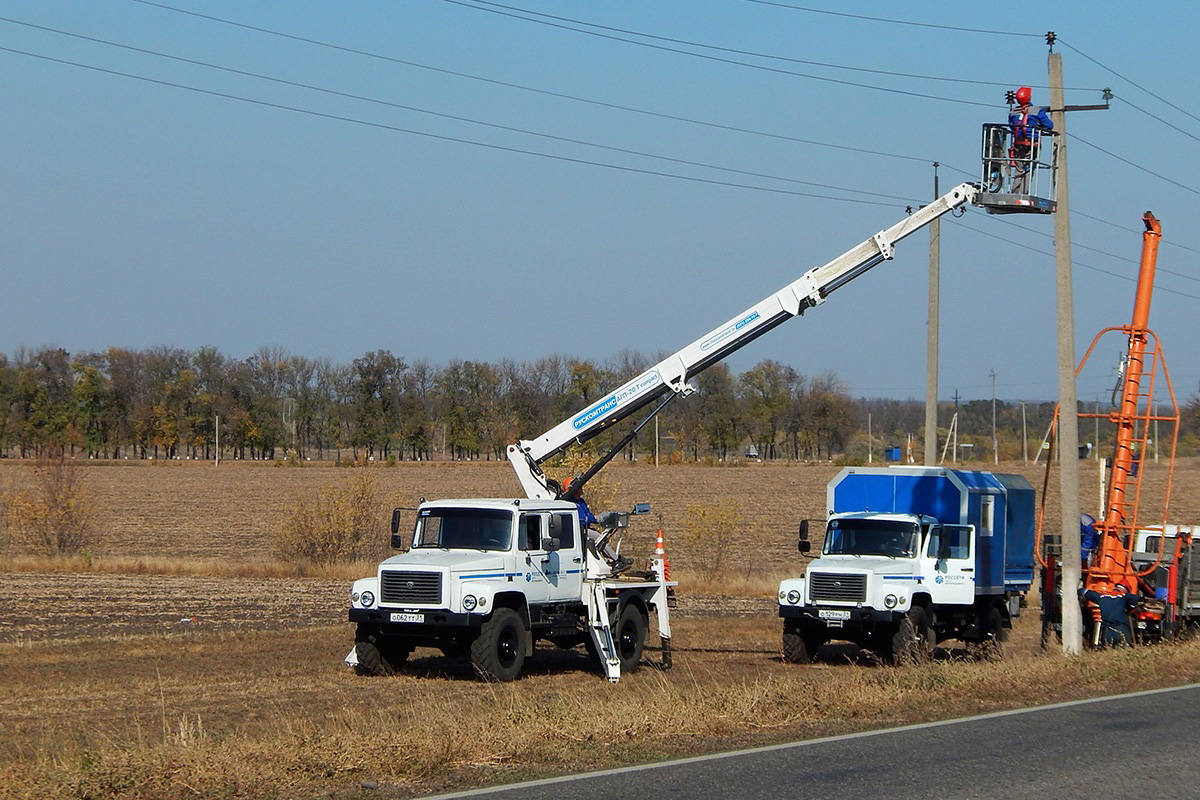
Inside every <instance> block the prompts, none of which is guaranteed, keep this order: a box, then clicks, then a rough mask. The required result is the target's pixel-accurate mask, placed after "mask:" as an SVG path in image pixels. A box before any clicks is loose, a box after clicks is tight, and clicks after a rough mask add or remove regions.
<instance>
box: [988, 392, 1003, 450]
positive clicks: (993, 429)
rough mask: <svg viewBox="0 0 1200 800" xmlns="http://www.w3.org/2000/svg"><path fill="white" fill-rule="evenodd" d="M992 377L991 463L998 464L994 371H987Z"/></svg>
mask: <svg viewBox="0 0 1200 800" xmlns="http://www.w3.org/2000/svg"><path fill="white" fill-rule="evenodd" d="M988 375H990V376H991V377H992V463H993V464H999V463H1000V446H999V440H997V439H996V370H994V369H993V370H989V371H988Z"/></svg>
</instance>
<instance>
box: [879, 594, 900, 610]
mask: <svg viewBox="0 0 1200 800" xmlns="http://www.w3.org/2000/svg"><path fill="white" fill-rule="evenodd" d="M898 602H899V598H897V597H896V595H894V594H889V595H888V596H887V597H885V598H883V604H884V605H885V606H887V607H888V608H895V607H896V603H898Z"/></svg>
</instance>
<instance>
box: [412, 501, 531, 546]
mask: <svg viewBox="0 0 1200 800" xmlns="http://www.w3.org/2000/svg"><path fill="white" fill-rule="evenodd" d="M512 524H513V515H512V512H511V511H500V510H493V509H486V508H426V509H422V511H421V513H420V514H419V515H418V516H417V528H416V530H415V531H413V547H443V548H455V549H459V550H507V549H508V547H509V543H510V542H511V541H512Z"/></svg>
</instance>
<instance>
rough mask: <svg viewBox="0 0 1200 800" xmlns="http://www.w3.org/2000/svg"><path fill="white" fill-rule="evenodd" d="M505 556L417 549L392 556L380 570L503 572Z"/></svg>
mask: <svg viewBox="0 0 1200 800" xmlns="http://www.w3.org/2000/svg"><path fill="white" fill-rule="evenodd" d="M505 555H506V554H505V553H499V552H497V553H481V552H479V551H478V550H441V549H434V548H429V549H417V550H410V551H409V552H407V553H401V554H400V555H395V556H392V557H391V558H389V559H387V560H386V561H384V562H383V563H382V564H380V568H381V569H398V568H399V569H403V568H406V567H439V568H444V569H449V570H450V571H451V572H465V571H467V570H471V571H476V570H502V569H503V568H504V556H505Z"/></svg>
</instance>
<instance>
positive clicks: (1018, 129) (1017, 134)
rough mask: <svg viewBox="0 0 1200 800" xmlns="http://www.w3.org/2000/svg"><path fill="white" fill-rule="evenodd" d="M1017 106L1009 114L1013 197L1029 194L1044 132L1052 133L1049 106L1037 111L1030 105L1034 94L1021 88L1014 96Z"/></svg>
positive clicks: (1052, 126) (1026, 88)
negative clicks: (1030, 181)
mask: <svg viewBox="0 0 1200 800" xmlns="http://www.w3.org/2000/svg"><path fill="white" fill-rule="evenodd" d="M1015 97H1016V101H1017V104H1016V105H1015V106H1014V107H1013V108H1012V110H1011V111H1009V113H1008V124H1009V125H1010V126H1011V127H1012V147H1011V148H1010V149H1009V158H1010V159H1011V161H1012V167H1013V184H1012V193H1013V194H1029V176H1030V174H1031V173H1032V172H1033V169H1034V165H1035V164H1036V163H1037V159H1038V145H1039V144H1040V143H1041V137H1042V131H1043V130H1047V131H1049V130H1053V129H1054V123H1053V122H1052V121H1051V119H1050V115H1049V114H1047V113H1046V112H1047V111H1049V110H1050V109H1049V107H1048V106H1042V107H1036V106H1034V105H1033V104H1032V103H1031V102H1030V101H1031V100H1032V99H1033V90H1032V89H1030V88H1029V87H1028V86H1022V87H1021V88H1020V89H1017V91H1016V92H1015Z"/></svg>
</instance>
